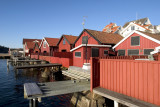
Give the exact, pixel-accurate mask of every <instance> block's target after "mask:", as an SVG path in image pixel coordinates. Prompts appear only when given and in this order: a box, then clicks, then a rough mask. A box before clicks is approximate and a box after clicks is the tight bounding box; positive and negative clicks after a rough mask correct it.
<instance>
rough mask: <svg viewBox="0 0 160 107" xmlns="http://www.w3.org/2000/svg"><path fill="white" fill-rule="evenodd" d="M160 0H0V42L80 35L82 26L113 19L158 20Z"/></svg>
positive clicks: (14, 44)
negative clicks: (84, 19)
mask: <svg viewBox="0 0 160 107" xmlns="http://www.w3.org/2000/svg"><path fill="white" fill-rule="evenodd" d="M159 4H160V0H132V1H131V0H0V45H3V46H7V47H10V48H21V47H22V40H23V38H33V39H34V38H37V39H42V38H43V37H53V38H59V37H60V36H61V35H62V34H71V35H75V36H79V34H80V33H81V31H82V30H83V26H82V22H83V16H88V17H87V18H86V22H85V28H87V29H93V30H99V31H101V30H102V29H103V27H105V25H107V24H109V23H110V22H114V23H116V24H117V25H121V26H123V25H124V24H125V22H127V21H131V20H135V19H136V13H137V16H138V18H144V17H148V18H149V19H150V21H151V23H152V24H153V25H159V24H160V20H159V18H160V14H159V10H160V8H159Z"/></svg>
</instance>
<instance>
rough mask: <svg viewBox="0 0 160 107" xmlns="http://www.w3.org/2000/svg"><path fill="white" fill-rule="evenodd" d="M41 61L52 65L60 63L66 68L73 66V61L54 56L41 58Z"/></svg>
mask: <svg viewBox="0 0 160 107" xmlns="http://www.w3.org/2000/svg"><path fill="white" fill-rule="evenodd" d="M39 59H40V60H46V61H48V62H50V63H59V64H62V66H64V67H67V68H68V67H69V66H73V59H70V58H59V57H53V56H41V55H40V56H39Z"/></svg>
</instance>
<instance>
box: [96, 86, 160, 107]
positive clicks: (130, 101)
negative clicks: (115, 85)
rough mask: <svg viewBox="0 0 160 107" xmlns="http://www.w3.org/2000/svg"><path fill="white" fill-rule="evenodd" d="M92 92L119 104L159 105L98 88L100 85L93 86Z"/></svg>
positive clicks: (147, 106) (135, 106)
mask: <svg viewBox="0 0 160 107" xmlns="http://www.w3.org/2000/svg"><path fill="white" fill-rule="evenodd" d="M93 92H94V93H96V94H99V95H101V96H103V97H106V98H109V99H111V100H114V101H117V102H119V103H121V104H124V105H127V106H129V107H159V106H156V105H154V104H151V103H147V102H144V101H142V100H138V99H135V98H133V97H129V96H126V95H124V94H120V93H117V92H114V91H110V90H107V89H104V88H100V87H97V88H94V89H93Z"/></svg>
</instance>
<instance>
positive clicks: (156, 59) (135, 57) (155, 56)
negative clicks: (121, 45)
mask: <svg viewBox="0 0 160 107" xmlns="http://www.w3.org/2000/svg"><path fill="white" fill-rule="evenodd" d="M153 58H154V60H155V61H158V55H154V56H153ZM100 59H128V60H135V59H148V56H147V55H139V56H138V55H137V56H106V57H100Z"/></svg>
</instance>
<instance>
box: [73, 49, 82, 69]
mask: <svg viewBox="0 0 160 107" xmlns="http://www.w3.org/2000/svg"><path fill="white" fill-rule="evenodd" d="M83 50H84V48H83V47H81V48H79V49H77V50H75V51H73V66H77V67H82V66H83V60H84V58H83V57H84V56H83V53H84V51H83ZM75 52H81V57H75Z"/></svg>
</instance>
